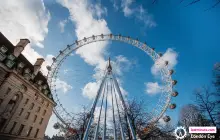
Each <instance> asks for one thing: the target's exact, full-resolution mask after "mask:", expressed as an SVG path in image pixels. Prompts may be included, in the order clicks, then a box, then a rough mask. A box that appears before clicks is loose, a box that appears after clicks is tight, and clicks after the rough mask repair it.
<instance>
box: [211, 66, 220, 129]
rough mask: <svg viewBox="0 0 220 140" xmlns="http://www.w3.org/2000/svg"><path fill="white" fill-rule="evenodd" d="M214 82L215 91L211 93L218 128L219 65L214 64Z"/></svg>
mask: <svg viewBox="0 0 220 140" xmlns="http://www.w3.org/2000/svg"><path fill="white" fill-rule="evenodd" d="M213 74H214V81H213V85H214V87H215V88H216V91H215V92H214V93H213V95H214V97H215V101H214V103H215V106H216V110H215V114H214V115H215V116H217V120H216V121H217V122H216V123H217V126H218V127H220V63H216V64H215V66H214V71H213Z"/></svg>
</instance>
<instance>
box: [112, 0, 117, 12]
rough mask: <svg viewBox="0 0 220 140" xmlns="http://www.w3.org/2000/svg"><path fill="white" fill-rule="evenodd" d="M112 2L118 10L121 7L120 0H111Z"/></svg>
mask: <svg viewBox="0 0 220 140" xmlns="http://www.w3.org/2000/svg"><path fill="white" fill-rule="evenodd" d="M110 1H111V2H112V3H113V7H114V9H115V10H118V9H119V7H118V0H110Z"/></svg>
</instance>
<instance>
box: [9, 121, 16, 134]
mask: <svg viewBox="0 0 220 140" xmlns="http://www.w3.org/2000/svg"><path fill="white" fill-rule="evenodd" d="M16 125H17V122H14V123H13V125H12V128H11V129H10V131H9V134H12V132H13V130H14V128H15V127H16Z"/></svg>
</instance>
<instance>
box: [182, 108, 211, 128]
mask: <svg viewBox="0 0 220 140" xmlns="http://www.w3.org/2000/svg"><path fill="white" fill-rule="evenodd" d="M209 124H210V122H209V121H208V119H206V117H205V116H204V115H203V114H202V112H201V111H200V110H199V107H197V106H196V105H193V104H187V105H185V106H183V107H182V108H181V110H180V114H179V125H182V126H185V128H189V126H207V125H209Z"/></svg>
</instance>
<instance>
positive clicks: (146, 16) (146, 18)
mask: <svg viewBox="0 0 220 140" xmlns="http://www.w3.org/2000/svg"><path fill="white" fill-rule="evenodd" d="M111 2H112V3H113V7H114V8H115V9H116V10H118V9H119V8H118V7H119V6H118V2H119V0H111ZM120 2H121V9H122V12H123V13H124V16H125V17H134V18H135V19H136V20H138V21H140V22H143V23H144V25H145V26H146V27H149V28H151V27H156V26H157V24H156V22H155V21H154V18H153V15H152V14H150V13H149V12H148V11H147V9H144V8H143V6H142V5H139V4H137V3H135V0H120Z"/></svg>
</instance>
